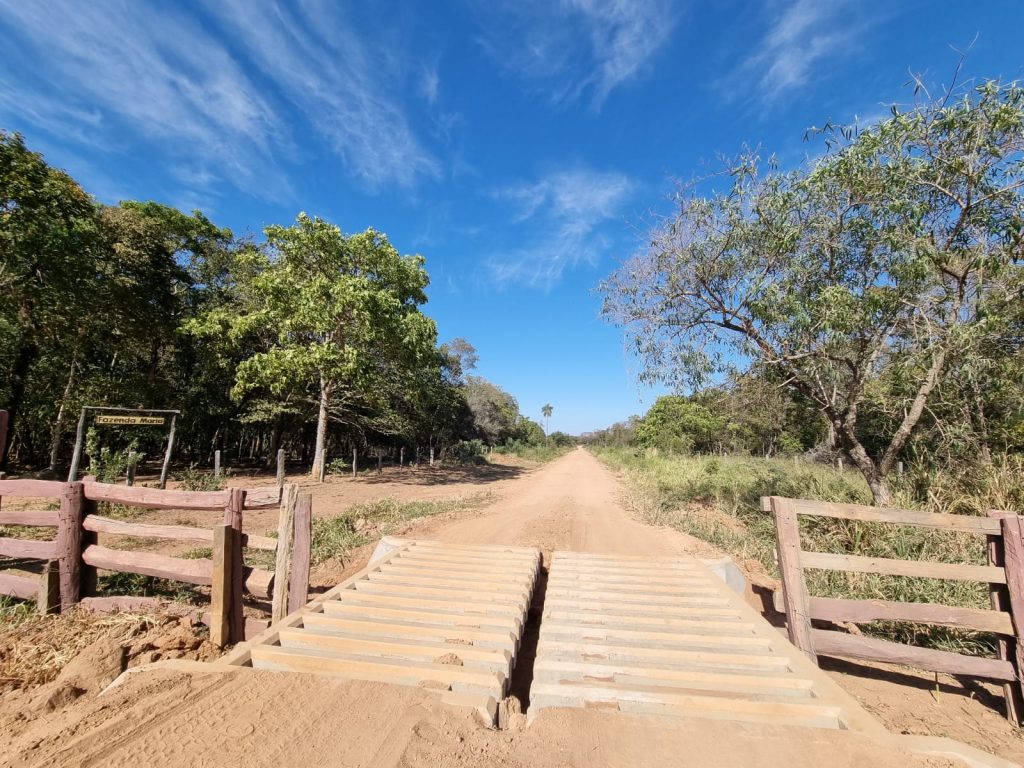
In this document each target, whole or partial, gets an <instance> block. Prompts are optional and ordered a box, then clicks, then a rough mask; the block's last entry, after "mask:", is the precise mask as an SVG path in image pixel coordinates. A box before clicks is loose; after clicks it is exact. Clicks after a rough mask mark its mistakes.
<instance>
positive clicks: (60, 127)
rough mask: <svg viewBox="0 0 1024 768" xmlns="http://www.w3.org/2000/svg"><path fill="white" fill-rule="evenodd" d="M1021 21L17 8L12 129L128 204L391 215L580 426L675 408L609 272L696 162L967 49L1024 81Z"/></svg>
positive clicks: (1011, 17)
mask: <svg viewBox="0 0 1024 768" xmlns="http://www.w3.org/2000/svg"><path fill="white" fill-rule="evenodd" d="M1021 29H1024V3H1022V2H1020V0H990V1H989V2H984V1H983V0H974V2H958V1H955V0H936V1H935V2H925V0H917V2H901V0H889V1H888V2H874V1H873V0H861V1H860V2H857V1H855V0H848V1H843V0H836V1H834V2H830V1H829V0H765V2H740V1H739V0H718V1H717V2H709V1H707V0H704V1H701V2H698V0H689V2H687V1H685V0H681V1H680V2H671V1H670V0H635V1H634V2H627V0H548V1H547V2H532V0H519V1H518V2H502V0H480V1H479V2H474V1H473V0H462V1H458V0H456V1H455V2H450V3H441V2H430V3H423V2H419V3H417V2H411V0H410V1H409V2H388V1H385V2H372V3H371V2H363V3H355V2H351V3H345V2H328V1H327V0H308V1H307V0H301V1H300V2H295V3H272V2H263V1H261V0H222V1H219V2H212V1H211V2H209V3H186V2H181V3H157V2H143V1H141V0H138V1H134V2H129V1H128V0H125V1H124V2H108V1H105V0H96V1H95V2H88V3H86V2H66V3H62V2H25V1H24V0H0V126H3V127H5V128H7V129H13V130H17V131H20V132H22V133H23V134H24V135H25V136H26V138H27V141H28V143H29V144H30V146H32V147H33V148H35V149H37V150H39V151H42V152H44V153H45V154H46V156H47V159H48V160H49V161H50V162H51V163H53V164H55V165H57V166H60V167H63V168H65V169H67V170H68V171H69V172H71V173H72V174H73V175H74V176H75V177H76V178H78V179H79V180H80V181H81V182H82V183H83V185H84V186H85V187H86V189H88V190H89V191H90V192H91V193H93V194H94V195H96V197H97V198H98V199H99V200H101V201H103V202H108V203H112V202H116V201H118V200H120V199H154V200H158V201H161V202H165V203H169V204H172V205H176V206H179V207H182V208H185V209H193V208H199V209H201V210H203V211H204V212H206V213H207V214H208V215H209V216H210V217H211V218H212V219H213V220H214V221H215V222H217V223H218V224H221V225H224V226H229V227H231V228H232V229H233V230H234V231H235V232H236V233H245V232H250V233H253V234H257V235H258V234H259V233H260V231H261V229H262V227H263V226H264V225H266V224H269V223H286V222H289V221H291V220H292V219H293V218H294V216H295V214H296V213H297V212H298V211H306V212H308V213H310V214H315V215H319V216H322V217H324V218H327V219H330V220H332V221H334V222H336V223H337V224H339V225H340V226H341V227H342V229H343V230H345V231H346V232H356V231H360V230H362V229H365V228H366V227H369V226H373V227H375V228H377V229H380V230H383V231H385V232H387V233H388V235H389V236H390V237H391V240H392V242H393V243H394V244H395V245H396V247H398V248H399V250H401V251H402V252H404V253H413V252H417V253H422V254H423V255H424V256H426V258H427V264H428V269H429V270H430V274H431V277H432V286H431V290H430V303H429V304H428V306H427V308H426V309H427V312H428V313H429V314H430V315H431V316H432V317H434V318H435V319H436V320H437V322H438V326H439V330H440V334H441V338H442V339H449V338H453V337H456V336H462V337H465V338H467V339H468V340H469V341H471V342H472V343H473V344H474V345H475V346H476V347H477V349H478V351H479V354H480V367H479V371H478V373H480V374H481V375H484V376H486V377H487V378H489V379H492V380H493V381H495V382H496V383H498V384H500V385H501V386H503V387H504V388H506V389H508V390H509V391H510V392H512V393H513V394H514V395H516V397H517V398H518V399H519V402H520V406H521V409H522V410H523V412H524V413H526V414H528V415H530V416H532V417H534V418H538V419H539V417H540V408H541V406H542V405H543V404H544V403H545V402H550V403H551V404H552V405H553V406H554V416H553V417H552V419H551V428H552V429H561V430H565V431H568V432H573V433H576V432H580V431H583V430H588V429H592V428H597V427H602V426H606V425H608V424H610V423H612V422H613V421H616V420H620V419H622V418H625V417H626V416H628V415H630V414H632V413H639V412H643V411H644V410H646V408H647V407H649V405H650V403H651V401H652V400H653V396H654V394H655V393H653V392H651V391H647V390H642V389H638V387H637V385H636V384H635V382H634V378H633V374H634V373H635V372H636V369H637V365H636V363H635V361H632V360H631V359H630V358H629V356H628V355H627V354H626V353H625V352H624V351H623V347H622V342H621V339H620V336H619V333H618V331H617V330H616V329H614V328H611V327H609V326H607V325H605V324H604V323H603V322H602V321H601V320H600V318H599V316H598V313H599V308H600V299H599V297H598V296H597V295H596V293H595V291H594V289H595V287H596V285H597V283H598V282H599V281H600V279H601V278H602V277H604V276H605V275H606V274H608V273H609V272H610V271H611V270H612V269H614V267H615V265H616V264H617V263H618V262H619V261H620V260H622V259H624V258H626V257H628V256H629V255H630V254H631V253H632V252H633V251H635V250H636V249H637V248H638V247H641V246H642V244H643V240H644V233H645V231H646V230H647V229H648V228H649V226H650V222H651V216H652V214H654V213H656V212H657V211H659V210H665V208H666V198H667V196H668V195H669V194H670V193H671V191H672V189H673V186H674V183H675V180H678V179H687V178H690V177H692V176H694V175H696V174H700V173H701V172H702V169H708V168H714V167H716V158H718V157H719V156H720V155H723V154H724V155H732V154H735V153H737V152H738V151H739V150H740V149H741V147H742V146H743V145H744V144H747V145H754V146H758V145H759V146H761V147H763V148H764V150H765V152H775V153H776V154H777V155H778V157H779V158H780V160H781V161H782V162H783V163H784V164H787V165H792V164H796V163H798V162H800V161H801V159H802V158H803V157H804V156H805V155H806V154H817V153H819V152H820V151H821V150H822V147H821V146H820V145H819V144H815V143H811V144H805V143H803V141H802V137H803V135H804V131H805V130H806V129H807V128H808V127H809V126H812V125H820V124H822V123H824V122H825V121H826V120H828V119H832V120H834V121H838V122H849V121H852V120H853V119H854V116H859V117H860V118H861V119H862V120H869V121H870V120H871V119H873V118H877V117H879V116H882V115H884V114H885V112H886V110H887V105H888V104H890V103H892V102H894V101H895V102H901V103H904V102H906V101H908V100H909V99H910V98H911V93H910V91H909V89H908V88H907V87H906V82H907V80H908V74H907V73H908V69H913V70H915V71H917V72H922V73H924V74H925V75H926V78H927V79H928V80H929V81H930V82H934V83H937V84H938V83H943V82H947V81H948V79H949V77H950V76H951V74H952V72H953V69H954V67H955V66H956V62H957V54H956V53H954V52H953V51H952V50H951V48H950V46H955V47H957V48H960V49H966V48H968V47H970V46H971V45H972V41H973V47H971V52H970V55H969V57H968V59H967V62H966V65H965V68H964V76H965V77H967V78H970V77H1002V78H1004V79H1014V78H1019V77H1021V76H1022V74H1024V71H1022V69H1024V44H1022V43H1021V38H1020V30H1021Z"/></svg>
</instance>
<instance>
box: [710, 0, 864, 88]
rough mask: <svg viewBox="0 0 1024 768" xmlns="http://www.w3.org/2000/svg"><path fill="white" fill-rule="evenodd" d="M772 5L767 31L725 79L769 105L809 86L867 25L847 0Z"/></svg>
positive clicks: (803, 0)
mask: <svg viewBox="0 0 1024 768" xmlns="http://www.w3.org/2000/svg"><path fill="white" fill-rule="evenodd" d="M772 8H773V10H772V12H771V14H770V18H769V19H768V24H767V31H766V32H765V34H764V36H763V37H762V38H761V39H760V41H759V43H758V44H757V45H756V46H755V47H754V49H753V51H752V52H751V53H750V54H749V55H748V56H747V57H746V58H745V59H744V60H743V61H742V62H741V63H740V65H739V66H738V67H737V68H736V69H735V70H734V71H733V72H732V73H731V75H730V77H729V78H728V81H727V82H723V83H722V84H721V85H722V86H724V87H728V88H729V90H730V92H732V93H733V94H736V93H750V94H753V96H754V98H755V99H756V100H757V101H759V102H761V103H762V104H763V105H769V106H770V105H771V104H773V103H774V102H776V101H778V100H779V99H780V98H781V97H783V96H785V95H787V94H790V93H792V92H793V91H797V90H799V89H801V88H804V87H806V86H808V84H809V83H810V82H811V79H812V77H813V76H814V75H815V74H816V73H817V72H819V71H820V70H821V69H822V68H823V67H825V66H826V65H827V64H828V62H829V59H836V58H838V57H840V56H843V55H846V54H848V53H849V52H850V50H851V49H852V48H853V47H854V41H855V39H856V38H857V37H858V36H859V35H860V34H861V33H862V32H863V31H864V29H865V27H864V25H863V23H862V22H860V21H859V20H857V19H855V18H853V15H854V14H853V10H854V9H852V8H851V6H850V2H849V0H835V1H834V2H823V1H822V0H793V1H792V2H784V3H781V4H780V3H776V4H774V5H773V6H772Z"/></svg>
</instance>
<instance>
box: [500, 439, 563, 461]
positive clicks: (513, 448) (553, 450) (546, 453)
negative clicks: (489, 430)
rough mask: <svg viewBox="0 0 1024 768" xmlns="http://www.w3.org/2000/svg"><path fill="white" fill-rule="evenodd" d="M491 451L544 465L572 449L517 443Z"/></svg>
mask: <svg viewBox="0 0 1024 768" xmlns="http://www.w3.org/2000/svg"><path fill="white" fill-rule="evenodd" d="M491 450H492V451H493V452H494V453H504V454H506V455H509V456H518V457H519V458H520V459H526V460H527V461H536V462H538V463H543V462H545V461H551V460H552V459H557V458H558V457H559V456H564V455H565V454H566V453H568V452H569V451H570V450H572V449H571V448H566V447H560V446H557V445H522V444H518V443H517V444H512V445H496V446H494V448H492V449H491Z"/></svg>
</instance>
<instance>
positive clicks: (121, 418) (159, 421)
mask: <svg viewBox="0 0 1024 768" xmlns="http://www.w3.org/2000/svg"><path fill="white" fill-rule="evenodd" d="M96 423H97V424H104V425H116V426H119V427H140V426H144V427H161V426H163V425H164V424H166V423H167V419H166V418H165V417H164V416H134V415H131V414H127V413H125V414H111V413H101V414H98V415H97V416H96Z"/></svg>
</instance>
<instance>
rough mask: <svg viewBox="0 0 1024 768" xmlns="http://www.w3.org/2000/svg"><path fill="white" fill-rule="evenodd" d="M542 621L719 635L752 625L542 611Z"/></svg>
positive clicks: (743, 630)
mask: <svg viewBox="0 0 1024 768" xmlns="http://www.w3.org/2000/svg"><path fill="white" fill-rule="evenodd" d="M544 621H559V622H565V623H569V622H575V623H578V624H579V625H580V626H583V627H592V626H601V627H621V628H629V627H638V628H640V627H642V628H649V627H664V628H666V629H690V630H697V631H700V632H711V633H719V634H723V635H749V634H752V633H753V631H754V625H753V624H749V623H746V622H741V621H714V620H713V619H700V618H698V619H676V618H666V617H662V616H611V615H608V614H602V613H597V612H584V611H567V610H559V609H557V608H555V609H548V608H547V607H545V609H544Z"/></svg>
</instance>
